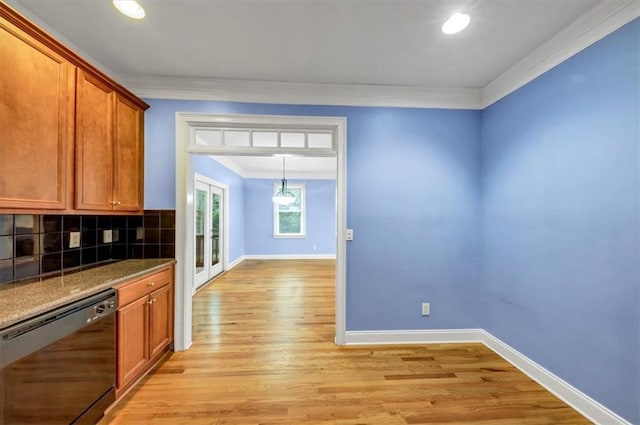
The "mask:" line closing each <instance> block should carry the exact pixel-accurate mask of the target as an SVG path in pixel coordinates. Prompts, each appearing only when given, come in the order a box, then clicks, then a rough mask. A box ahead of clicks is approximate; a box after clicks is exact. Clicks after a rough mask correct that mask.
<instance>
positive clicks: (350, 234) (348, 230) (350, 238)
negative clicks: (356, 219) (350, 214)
mask: <svg viewBox="0 0 640 425" xmlns="http://www.w3.org/2000/svg"><path fill="white" fill-rule="evenodd" d="M347 240H348V241H352V240H353V229H347Z"/></svg>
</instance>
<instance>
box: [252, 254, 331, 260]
mask: <svg viewBox="0 0 640 425" xmlns="http://www.w3.org/2000/svg"><path fill="white" fill-rule="evenodd" d="M244 259H245V260H335V259H336V254H275V255H245V256H244Z"/></svg>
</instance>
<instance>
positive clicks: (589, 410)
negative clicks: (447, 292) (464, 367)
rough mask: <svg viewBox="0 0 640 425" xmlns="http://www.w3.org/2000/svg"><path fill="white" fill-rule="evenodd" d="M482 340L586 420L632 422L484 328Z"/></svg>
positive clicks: (608, 424)
mask: <svg viewBox="0 0 640 425" xmlns="http://www.w3.org/2000/svg"><path fill="white" fill-rule="evenodd" d="M479 336H480V341H481V342H482V343H483V344H484V345H486V346H487V347H489V348H490V349H492V350H493V351H495V352H496V353H497V354H498V355H499V356H501V357H502V358H504V359H505V360H506V361H508V362H509V363H511V364H512V365H514V366H515V367H517V368H518V369H520V371H522V372H523V373H524V374H525V375H528V376H529V377H530V378H531V379H533V380H534V381H536V382H537V383H538V384H540V385H542V386H543V387H545V388H546V389H547V390H549V391H550V392H551V393H553V394H555V395H556V397H558V398H559V399H561V400H562V401H564V402H565V403H567V404H568V405H569V406H571V407H573V408H574V409H575V410H577V411H578V412H580V413H581V414H582V415H584V416H585V417H586V418H587V419H589V420H590V421H592V422H593V423H596V424H602V425H631V424H630V423H629V422H628V421H626V420H625V419H624V418H622V417H620V416H619V415H617V414H616V413H614V412H612V411H611V410H609V409H607V408H606V407H605V406H603V405H602V404H600V403H598V402H597V401H595V400H594V399H592V398H591V397H589V396H588V395H586V394H585V393H583V392H582V391H580V390H579V389H577V388H575V387H574V386H573V385H571V384H569V383H568V382H566V381H564V380H563V379H561V378H559V377H558V376H556V375H554V374H553V373H551V372H549V371H548V370H547V369H545V368H543V367H542V366H540V365H539V364H538V363H536V362H534V361H533V360H531V359H530V358H528V357H527V356H525V355H524V354H522V353H520V352H519V351H517V350H516V349H515V348H513V347H511V346H509V345H508V344H506V343H504V342H503V341H501V340H499V339H498V338H496V337H495V336H493V335H491V334H490V333H489V332H487V331H485V330H483V329H481V330H480V333H479Z"/></svg>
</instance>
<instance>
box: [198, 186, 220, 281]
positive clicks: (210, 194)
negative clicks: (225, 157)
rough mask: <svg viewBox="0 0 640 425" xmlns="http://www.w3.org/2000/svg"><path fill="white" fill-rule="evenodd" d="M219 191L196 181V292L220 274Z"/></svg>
mask: <svg viewBox="0 0 640 425" xmlns="http://www.w3.org/2000/svg"><path fill="white" fill-rule="evenodd" d="M223 193H224V192H223V190H222V188H220V187H217V186H214V185H212V184H209V183H205V182H202V181H199V180H196V193H195V208H194V211H195V220H194V222H195V241H194V242H195V243H194V249H195V255H194V258H195V262H196V278H195V285H196V289H197V288H199V287H200V286H202V285H204V284H205V283H207V282H208V281H209V280H211V279H213V278H214V277H215V276H216V275H218V274H220V273H221V272H222V248H223V246H224V244H223V243H222V241H223V237H224V235H223V232H222V230H223V225H222V223H223V216H222V214H223V211H224V208H223V205H224V204H223V202H224V198H223Z"/></svg>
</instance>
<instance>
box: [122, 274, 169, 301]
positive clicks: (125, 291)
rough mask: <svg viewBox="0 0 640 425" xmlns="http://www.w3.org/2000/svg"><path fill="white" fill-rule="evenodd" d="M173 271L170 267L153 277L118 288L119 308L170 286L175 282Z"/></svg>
mask: <svg viewBox="0 0 640 425" xmlns="http://www.w3.org/2000/svg"><path fill="white" fill-rule="evenodd" d="M172 270H173V269H172V268H171V267H169V268H167V269H165V270H162V271H160V272H158V273H155V274H152V275H151V276H147V277H143V278H142V279H139V280H136V281H134V282H128V283H123V284H122V285H120V286H117V287H116V289H117V290H118V305H119V307H124V306H125V305H127V304H129V303H130V302H132V301H135V300H137V299H139V298H141V297H144V296H145V295H149V294H150V293H151V292H153V291H155V290H156V289H158V288H162V287H163V286H165V285H168V284H170V283H171V281H172V280H173V274H172Z"/></svg>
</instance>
